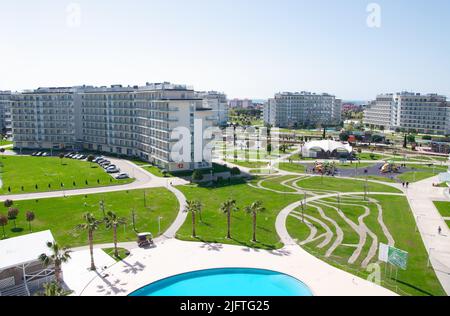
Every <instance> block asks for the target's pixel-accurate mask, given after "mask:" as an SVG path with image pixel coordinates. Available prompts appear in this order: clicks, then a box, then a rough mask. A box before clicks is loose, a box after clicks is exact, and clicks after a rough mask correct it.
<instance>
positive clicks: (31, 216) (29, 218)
mask: <svg viewBox="0 0 450 316" xmlns="http://www.w3.org/2000/svg"><path fill="white" fill-rule="evenodd" d="M25 217H26V219H27V222H28V228H29V229H30V233H31V222H32V221H34V219H35V218H36V216H35V215H34V212H33V211H27V213H26V214H25Z"/></svg>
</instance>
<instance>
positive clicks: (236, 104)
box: [228, 99, 253, 109]
mask: <svg viewBox="0 0 450 316" xmlns="http://www.w3.org/2000/svg"><path fill="white" fill-rule="evenodd" d="M228 105H229V106H230V108H233V109H248V108H252V107H253V100H249V99H233V100H230V101H229V103H228Z"/></svg>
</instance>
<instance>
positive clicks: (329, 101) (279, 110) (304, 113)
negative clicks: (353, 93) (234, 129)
mask: <svg viewBox="0 0 450 316" xmlns="http://www.w3.org/2000/svg"><path fill="white" fill-rule="evenodd" d="M341 107H342V102H341V100H339V99H336V97H335V96H333V95H330V94H315V93H310V92H283V93H278V94H276V95H275V97H274V98H273V99H269V100H268V102H267V103H266V104H265V107H264V114H263V117H264V120H265V123H268V124H270V125H272V126H276V127H296V126H315V125H318V124H321V125H334V124H339V123H340V122H341Z"/></svg>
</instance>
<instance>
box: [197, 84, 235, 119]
mask: <svg viewBox="0 0 450 316" xmlns="http://www.w3.org/2000/svg"><path fill="white" fill-rule="evenodd" d="M196 96H197V97H198V98H199V99H202V100H203V107H205V108H210V109H212V110H213V112H214V115H216V116H217V122H218V124H219V125H220V126H226V125H227V123H228V101H227V96H226V94H224V93H221V92H217V91H207V92H205V91H201V92H196Z"/></svg>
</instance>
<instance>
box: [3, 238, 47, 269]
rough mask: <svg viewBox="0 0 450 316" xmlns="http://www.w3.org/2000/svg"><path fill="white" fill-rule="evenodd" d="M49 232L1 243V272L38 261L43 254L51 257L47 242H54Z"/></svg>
mask: <svg viewBox="0 0 450 316" xmlns="http://www.w3.org/2000/svg"><path fill="white" fill-rule="evenodd" d="M54 241H55V239H54V238H53V235H52V233H51V232H50V231H49V230H47V231H43V232H39V233H34V234H28V235H24V236H20V237H15V238H10V239H6V240H2V241H0V271H1V270H5V269H8V268H13V267H16V266H19V265H25V264H27V263H31V262H34V261H36V260H38V258H39V256H40V255H41V254H43V253H45V254H47V255H50V251H49V249H48V247H47V242H54Z"/></svg>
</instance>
